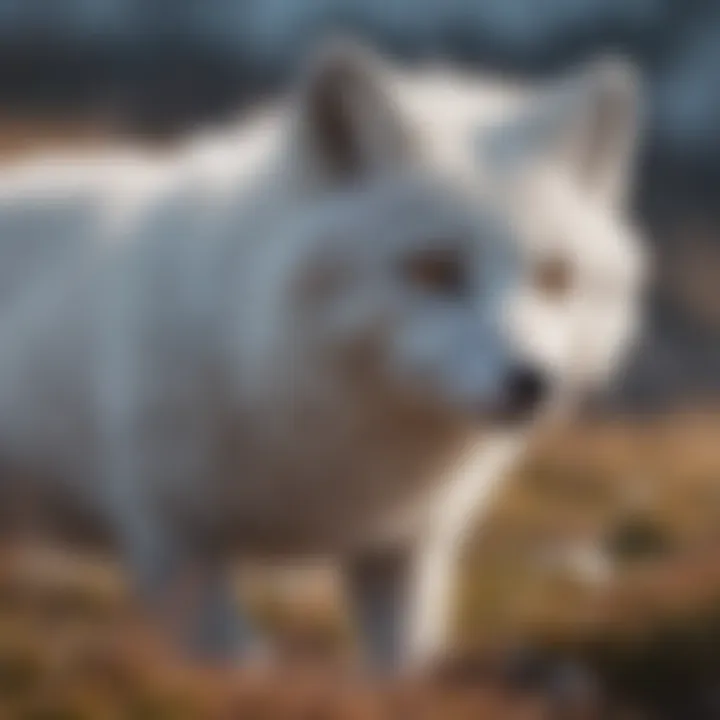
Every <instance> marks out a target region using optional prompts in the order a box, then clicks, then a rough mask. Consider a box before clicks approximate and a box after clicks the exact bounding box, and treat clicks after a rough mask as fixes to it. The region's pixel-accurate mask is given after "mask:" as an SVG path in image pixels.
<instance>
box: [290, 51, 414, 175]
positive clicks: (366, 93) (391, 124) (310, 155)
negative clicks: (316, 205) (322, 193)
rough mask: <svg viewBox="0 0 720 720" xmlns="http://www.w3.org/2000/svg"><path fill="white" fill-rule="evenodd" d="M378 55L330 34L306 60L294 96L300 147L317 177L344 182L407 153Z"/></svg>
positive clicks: (389, 166)
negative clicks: (297, 96) (295, 95)
mask: <svg viewBox="0 0 720 720" xmlns="http://www.w3.org/2000/svg"><path fill="white" fill-rule="evenodd" d="M383 80H384V70H383V68H382V67H381V61H380V58H379V57H377V56H376V55H374V54H373V53H371V52H370V51H369V50H367V49H366V48H364V47H361V46H360V45H359V44H357V43H355V42H353V41H350V40H346V39H342V40H340V39H334V40H333V41H331V42H330V43H328V44H327V45H325V46H324V47H323V48H322V49H321V50H320V52H319V53H317V54H316V55H315V56H314V57H313V58H311V61H310V62H309V64H308V67H307V70H306V74H305V77H304V78H303V81H302V83H301V87H300V95H299V99H298V110H299V113H298V121H299V128H300V134H301V137H300V146H301V148H300V149H301V152H302V153H303V155H304V158H305V160H306V161H308V162H309V163H310V165H311V168H310V169H311V170H312V171H313V172H314V173H317V174H318V175H319V177H320V179H322V180H324V181H326V182H330V183H338V182H347V181H352V180H353V179H356V178H358V177H362V176H367V175H370V174H377V173H382V172H384V171H387V170H389V169H392V168H393V167H394V166H397V165H398V164H399V163H401V162H402V161H403V159H404V158H406V157H408V153H407V148H408V144H409V143H408V133H407V131H406V128H405V127H404V124H403V122H402V120H401V118H400V115H399V112H398V110H397V109H396V108H395V107H394V106H393V103H392V102H391V100H390V98H389V97H388V95H387V91H386V88H385V87H384V82H383Z"/></svg>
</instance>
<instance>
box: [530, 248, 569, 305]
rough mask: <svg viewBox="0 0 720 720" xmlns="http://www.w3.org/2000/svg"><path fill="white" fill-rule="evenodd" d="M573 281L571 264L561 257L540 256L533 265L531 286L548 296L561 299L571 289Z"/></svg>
mask: <svg viewBox="0 0 720 720" xmlns="http://www.w3.org/2000/svg"><path fill="white" fill-rule="evenodd" d="M573 282H574V278H573V269H572V266H571V265H570V263H569V262H568V261H567V260H565V259H563V258H561V257H558V256H551V257H546V258H542V259H540V260H539V261H538V262H537V263H536V264H535V266H534V267H533V270H532V283H533V286H534V287H535V289H536V290H537V291H538V292H540V293H542V294H543V295H545V296H546V297H548V298H552V299H554V300H560V299H562V298H563V297H565V296H566V295H567V294H568V293H569V292H570V290H571V289H572V286H573Z"/></svg>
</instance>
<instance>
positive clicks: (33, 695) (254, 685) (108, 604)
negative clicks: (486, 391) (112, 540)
mask: <svg viewBox="0 0 720 720" xmlns="http://www.w3.org/2000/svg"><path fill="white" fill-rule="evenodd" d="M719 430H720V423H719V422H718V419H717V418H715V417H712V416H707V417H701V416H692V417H690V416H688V417H683V418H673V419H658V420H653V421H650V422H648V423H645V424H643V425H642V426H639V425H635V426H629V425H627V426H622V425H620V424H617V423H613V424H608V425H595V426H593V427H589V426H588V427H576V428H575V429H573V430H572V431H571V432H570V433H564V434H563V435H556V436H553V437H547V438H545V439H543V440H542V441H541V442H539V443H538V445H537V447H536V448H535V450H534V452H533V453H532V455H531V457H530V459H529V460H528V462H527V463H526V465H525V466H524V467H523V468H522V469H521V470H520V471H519V472H518V473H517V477H516V479H515V480H514V482H513V483H511V484H510V485H509V486H508V489H507V491H506V492H505V493H504V496H503V497H501V498H500V501H499V503H498V506H497V508H496V509H495V511H494V512H493V513H492V514H491V516H490V517H489V518H488V519H487V521H486V523H485V524H484V526H483V528H482V531H481V532H479V533H478V537H477V540H476V541H475V543H474V544H473V547H472V548H471V551H470V552H469V554H468V558H467V565H466V573H465V581H464V592H463V593H462V595H461V604H460V607H459V615H458V618H459V619H458V639H459V640H460V641H461V642H460V644H461V645H463V644H464V645H465V646H466V647H467V648H473V649H475V650H477V649H478V648H480V649H483V648H484V649H486V650H487V649H488V648H491V647H497V643H498V642H503V641H506V640H508V639H512V640H518V639H523V640H525V641H526V642H530V641H534V642H537V643H541V644H543V645H549V646H562V647H569V646H573V644H575V646H578V647H580V646H582V644H583V643H587V642H591V643H592V642H596V641H597V639H598V638H610V637H612V638H613V642H615V643H621V644H622V643H624V642H625V643H635V646H637V643H638V642H639V640H638V638H645V639H647V638H650V637H652V636H653V633H656V632H657V629H658V627H662V626H663V624H664V623H665V624H666V623H667V622H669V621H672V622H674V623H675V625H676V626H677V624H678V623H679V622H681V621H682V619H683V618H687V617H689V616H691V617H693V618H694V620H697V618H698V617H703V616H702V615H699V613H700V612H701V611H703V612H707V611H709V610H714V609H715V608H717V607H720V571H718V569H717V563H716V562H715V559H716V557H717V556H716V554H714V553H713V548H714V547H715V545H714V543H715V542H716V539H717V528H718V527H720V523H718V520H720V493H719V492H718V487H719V486H720V485H719V484H718V482H717V479H720V453H717V452H716V450H715V446H716V438H717V437H719V436H720V434H719V433H718V431H719ZM639 516H642V517H643V518H645V519H648V518H651V519H652V521H653V523H655V526H656V527H657V528H660V529H661V531H662V532H666V533H668V535H670V536H671V537H672V538H673V544H672V546H671V547H672V548H673V551H672V552H670V551H667V550H665V549H664V550H663V552H661V553H658V554H656V555H653V556H652V557H644V556H643V557H641V558H640V559H637V558H635V557H634V556H631V557H630V558H629V559H620V560H617V561H616V562H615V563H614V564H613V572H612V574H611V575H610V576H609V578H605V581H604V582H602V583H598V582H595V583H593V582H588V581H587V579H586V578H581V577H578V576H577V573H576V572H575V571H574V570H572V568H567V567H564V566H562V565H560V566H557V567H555V566H553V567H547V566H545V565H543V564H542V563H540V562H538V559H537V558H538V554H537V550H538V548H542V547H545V546H547V547H567V546H573V545H575V544H579V545H581V546H582V545H587V546H589V547H592V546H593V544H594V545H596V546H597V547H602V544H603V542H604V538H605V537H607V536H608V534H609V530H610V529H611V528H613V526H615V525H617V524H619V523H620V524H621V523H623V522H627V521H628V518H637V517H639ZM59 568H60V565H59V564H58V563H57V562H55V561H54V562H52V563H51V564H50V565H48V564H46V565H44V566H42V565H41V566H37V565H32V564H30V563H28V562H27V561H21V562H17V560H13V561H11V559H10V556H8V557H5V558H3V559H2V560H1V561H0V569H1V570H2V572H0V718H28V719H29V718H68V719H69V720H74V719H78V720H81V719H83V718H93V719H100V720H102V719H104V718H167V720H175V719H176V718H177V719H180V718H199V719H202V718H228V719H230V718H243V719H244V718H248V719H249V720H251V719H253V720H254V719H255V718H257V719H260V718H267V719H268V720H274V719H275V718H308V719H318V720H321V719H322V718H328V719H330V718H348V719H353V720H354V719H356V718H357V720H370V719H371V718H393V719H394V718H403V719H404V718H410V719H411V720H415V719H416V718H417V719H418V720H422V719H423V718H427V719H428V720H431V719H432V718H442V720H454V719H455V718H457V719H460V718H468V719H469V718H472V719H473V720H481V719H482V718H493V719H495V718H502V719H503V720H505V719H506V718H507V719H509V720H512V718H515V717H517V718H535V717H537V718H543V717H548V718H549V717H552V715H550V714H549V711H548V709H547V707H546V705H545V703H546V702H547V698H543V697H542V696H541V695H538V694H535V693H518V692H513V693H511V692H508V691H507V690H508V689H507V687H505V686H504V685H503V684H499V683H497V682H478V683H473V684H470V685H467V684H465V685H457V684H456V685H452V686H448V685H447V684H437V683H430V682H428V683H425V684H423V685H421V686H418V685H416V686H414V687H412V688H410V687H409V686H408V687H400V686H395V687H393V688H391V689H385V690H381V689H379V688H378V687H377V686H372V685H368V684H365V685H363V686H360V685H355V686H353V685H352V684H351V683H350V682H349V681H348V679H347V677H345V680H342V677H343V675H342V674H341V675H335V674H333V672H332V671H331V670H330V669H328V668H324V669H322V670H320V669H318V667H317V666H315V667H314V668H313V667H312V666H310V665H308V666H303V667H304V668H305V669H304V670H299V669H298V666H293V668H292V669H290V668H285V670H282V671H277V672H276V673H274V674H270V675H267V676H263V675H251V674H248V673H239V674H237V675H236V676H233V677H232V678H228V677H221V675H220V674H212V673H205V674H200V673H198V672H197V671H193V670H191V669H189V668H186V667H182V666H180V665H179V664H178V663H177V662H176V661H175V660H173V659H171V657H169V656H168V654H167V653H166V652H165V651H163V650H162V648H161V645H160V644H159V643H157V642H154V641H152V640H151V639H150V634H149V633H148V632H147V627H146V626H145V625H143V623H141V622H140V621H139V620H138V618H137V616H136V614H135V613H134V612H133V608H132V606H131V604H130V602H129V601H128V599H127V597H126V596H125V594H124V592H123V587H122V583H120V582H119V581H118V577H117V575H116V574H114V573H112V572H110V571H109V570H108V569H107V568H105V567H102V566H100V567H97V566H91V567H89V568H88V567H87V566H84V567H81V569H80V571H78V570H77V568H75V567H74V565H70V566H66V567H64V568H62V569H59ZM50 569H52V570H53V572H52V573H50V572H49V570H50ZM53 575H54V576H55V577H53ZM317 602H318V599H317V598H314V599H313V603H317ZM313 603H310V605H312V604H313ZM291 605H292V604H291ZM297 606H298V604H297V602H295V607H296V608H297ZM266 615H267V617H271V618H274V619H275V621H276V622H278V623H280V624H281V621H282V620H283V604H282V602H276V604H275V605H274V606H273V611H272V612H268V613H266ZM315 617H316V618H317V617H319V618H324V617H326V613H324V612H323V611H322V610H321V611H320V612H319V613H318V612H317V606H315ZM285 620H286V621H287V618H285ZM320 624H321V623H320ZM286 625H287V623H286ZM694 632H697V628H695V630H694ZM578 712H579V711H578ZM575 716H576V717H578V718H580V717H592V715H587V714H585V715H583V714H576V715H575Z"/></svg>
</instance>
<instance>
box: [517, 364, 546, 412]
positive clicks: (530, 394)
mask: <svg viewBox="0 0 720 720" xmlns="http://www.w3.org/2000/svg"><path fill="white" fill-rule="evenodd" d="M546 391H547V382H546V380H545V377H544V376H543V375H542V373H540V372H539V371H538V370H536V369H534V368H531V367H527V366H520V367H517V368H515V369H514V370H513V371H512V372H511V373H510V377H509V378H508V380H507V414H508V415H510V416H511V417H513V418H517V419H519V418H522V417H524V416H526V415H529V414H530V413H531V412H533V410H535V409H536V408H537V406H538V405H539V404H540V403H541V402H542V401H543V399H544V398H545V394H546Z"/></svg>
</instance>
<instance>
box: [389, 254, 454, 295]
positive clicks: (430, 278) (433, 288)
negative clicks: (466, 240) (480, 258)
mask: <svg viewBox="0 0 720 720" xmlns="http://www.w3.org/2000/svg"><path fill="white" fill-rule="evenodd" d="M403 272H404V275H405V277H406V278H407V279H408V280H409V281H410V283H412V285H414V286H415V287H417V288H420V289H422V290H424V291H426V292H430V293H433V294H435V295H444V296H447V297H459V296H461V295H464V294H465V292H466V291H467V287H468V277H467V270H466V268H465V266H464V263H463V262H462V257H461V256H460V255H459V254H458V253H455V252H448V251H447V250H429V251H426V252H424V253H420V254H417V255H414V256H412V257H411V258H409V259H407V260H406V261H405V262H404V264H403Z"/></svg>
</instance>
